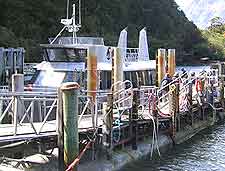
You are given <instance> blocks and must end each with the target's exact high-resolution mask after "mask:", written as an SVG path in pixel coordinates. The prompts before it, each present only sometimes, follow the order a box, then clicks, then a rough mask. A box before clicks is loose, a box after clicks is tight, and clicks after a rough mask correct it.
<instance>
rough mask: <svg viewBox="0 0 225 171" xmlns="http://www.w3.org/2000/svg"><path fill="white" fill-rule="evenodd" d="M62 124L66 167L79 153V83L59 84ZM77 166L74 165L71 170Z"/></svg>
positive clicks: (74, 169)
mask: <svg viewBox="0 0 225 171" xmlns="http://www.w3.org/2000/svg"><path fill="white" fill-rule="evenodd" d="M61 91H62V103H63V125H64V132H63V133H64V164H65V166H66V167H67V166H68V165H69V164H71V163H72V162H73V160H74V159H75V157H77V156H78V154H79V135H78V95H79V85H78V84H77V83H74V82H68V83H64V84H63V85H62V86H61ZM76 170H77V168H76V167H74V168H73V171H76Z"/></svg>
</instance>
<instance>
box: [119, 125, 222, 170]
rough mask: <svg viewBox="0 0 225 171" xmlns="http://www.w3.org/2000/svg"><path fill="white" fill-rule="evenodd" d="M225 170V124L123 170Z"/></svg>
mask: <svg viewBox="0 0 225 171" xmlns="http://www.w3.org/2000/svg"><path fill="white" fill-rule="evenodd" d="M136 170H139V171H159V170H160V171H225V124H223V125H220V126H217V127H214V128H211V129H208V130H205V131H203V132H201V133H199V134H198V135H196V136H195V137H193V138H192V139H191V140H189V141H187V142H186V143H183V144H181V145H177V146H176V147H174V148H173V149H171V150H170V151H169V152H168V153H165V154H163V156H162V157H161V158H160V159H153V160H150V159H149V160H144V161H139V162H136V163H134V164H133V165H132V166H128V167H127V168H125V169H123V171H136Z"/></svg>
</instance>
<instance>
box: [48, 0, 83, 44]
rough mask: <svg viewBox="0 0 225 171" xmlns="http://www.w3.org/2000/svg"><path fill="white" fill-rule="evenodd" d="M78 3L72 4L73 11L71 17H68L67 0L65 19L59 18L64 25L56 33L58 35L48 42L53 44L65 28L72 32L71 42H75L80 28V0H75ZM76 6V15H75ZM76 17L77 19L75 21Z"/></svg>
mask: <svg viewBox="0 0 225 171" xmlns="http://www.w3.org/2000/svg"><path fill="white" fill-rule="evenodd" d="M77 2H78V5H77V6H76V5H75V4H73V13H72V17H71V18H69V16H68V15H69V14H68V13H69V0H67V14H66V19H61V23H62V24H63V25H64V27H63V28H62V30H61V31H60V32H59V33H58V35H57V36H56V37H55V38H54V39H53V41H52V42H51V43H50V44H53V43H54V42H55V41H56V40H57V39H58V37H59V36H61V34H62V33H63V31H64V30H67V31H68V32H70V33H73V44H77V43H78V42H77V32H78V31H79V30H80V28H81V0H77ZM76 7H77V8H78V16H76ZM77 18H78V21H77Z"/></svg>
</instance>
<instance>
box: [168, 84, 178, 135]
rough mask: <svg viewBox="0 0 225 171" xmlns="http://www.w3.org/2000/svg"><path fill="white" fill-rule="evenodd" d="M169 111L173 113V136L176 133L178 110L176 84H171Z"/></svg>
mask: <svg viewBox="0 0 225 171" xmlns="http://www.w3.org/2000/svg"><path fill="white" fill-rule="evenodd" d="M169 89H170V90H169V91H170V92H169V113H170V115H172V121H171V127H172V137H173V138H174V137H175V135H176V127H177V124H176V112H177V103H176V85H174V84H172V85H170V86H169Z"/></svg>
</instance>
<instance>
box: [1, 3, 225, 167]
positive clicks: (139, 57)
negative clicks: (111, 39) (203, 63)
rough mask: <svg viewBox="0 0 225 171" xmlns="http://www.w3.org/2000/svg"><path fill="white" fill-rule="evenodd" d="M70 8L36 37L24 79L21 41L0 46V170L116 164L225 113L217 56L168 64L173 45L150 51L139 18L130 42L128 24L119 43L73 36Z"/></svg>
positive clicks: (224, 70) (157, 150) (148, 153)
mask: <svg viewBox="0 0 225 171" xmlns="http://www.w3.org/2000/svg"><path fill="white" fill-rule="evenodd" d="M77 8H78V11H79V16H78V17H76V12H75V11H76V6H75V5H73V15H72V18H70V19H68V18H67V19H62V20H61V23H62V24H63V25H64V27H63V29H62V30H61V31H60V32H59V34H58V35H57V36H56V37H55V38H52V39H50V43H49V44H42V45H41V47H42V48H43V51H44V53H43V54H44V56H43V60H44V61H43V62H41V63H40V64H37V65H35V66H34V67H33V68H32V69H34V70H35V73H34V74H33V77H32V79H29V80H26V79H25V78H26V75H24V66H25V65H24V53H25V51H24V49H23V48H18V49H12V48H10V49H4V48H0V65H1V70H0V79H1V80H3V81H2V82H1V83H2V84H1V88H0V152H1V153H0V170H1V169H3V170H6V169H14V170H42V171H44V170H50V169H52V170H57V169H58V170H60V171H64V170H67V171H69V170H71V171H72V170H81V171H86V170H90V169H91V170H93V171H95V170H96V171H98V170H101V171H106V170H107V171H108V170H119V169H122V168H123V167H124V166H125V165H127V164H129V163H131V162H132V161H134V160H138V159H141V158H143V157H149V158H150V157H153V155H159V156H160V155H162V153H163V152H165V151H166V150H167V149H168V148H170V147H172V146H174V145H177V144H179V143H182V142H184V141H186V140H187V139H189V138H191V137H192V136H194V135H196V134H197V133H198V132H199V131H201V130H203V129H205V128H207V127H210V126H212V125H214V124H216V123H217V122H219V121H222V120H223V119H224V74H225V67H224V66H225V64H224V63H213V64H211V66H209V67H208V68H207V69H206V70H204V69H203V70H201V72H198V73H193V72H191V71H190V72H189V71H185V69H184V70H180V71H179V70H178V71H176V50H175V49H158V51H157V53H156V56H155V60H150V56H149V52H148V42H147V30H146V28H143V29H142V30H140V32H139V46H138V47H137V48H128V47H127V29H126V28H125V29H123V30H122V31H121V33H120V37H119V41H118V45H117V46H105V45H104V40H103V38H93V37H77V36H76V34H77V32H78V30H79V29H80V27H81V17H80V5H78V6H77ZM77 20H78V21H77ZM64 30H67V31H69V32H71V33H72V34H73V36H72V37H61V34H62V32H63V31H64ZM165 76H167V77H168V78H167V80H165V79H164V78H165ZM25 80H26V81H25ZM163 81H166V84H163Z"/></svg>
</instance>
